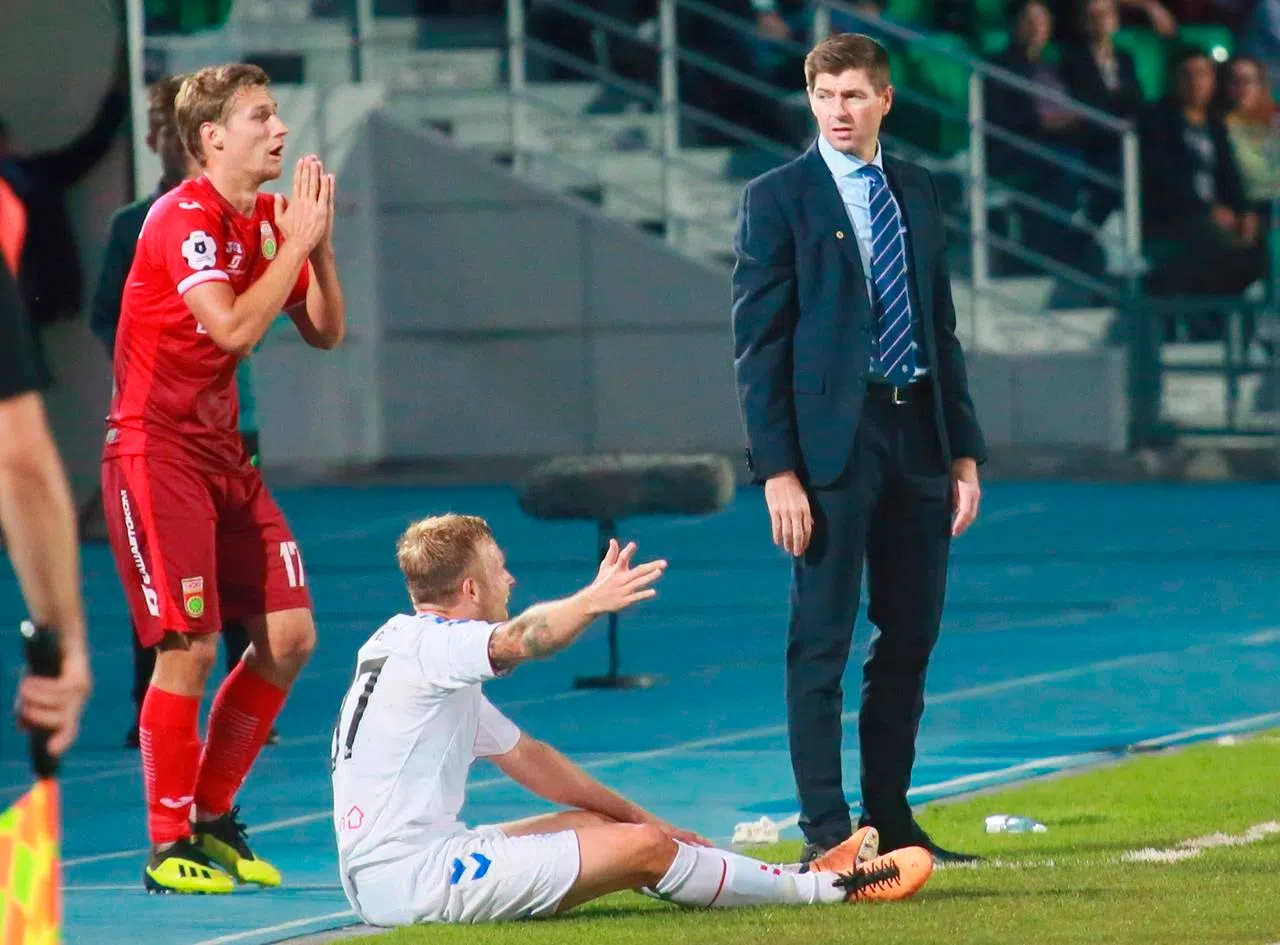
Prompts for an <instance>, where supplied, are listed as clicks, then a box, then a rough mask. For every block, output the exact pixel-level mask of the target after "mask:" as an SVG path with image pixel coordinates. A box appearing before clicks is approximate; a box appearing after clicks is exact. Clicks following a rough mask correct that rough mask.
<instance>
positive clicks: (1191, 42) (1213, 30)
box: [1178, 25, 1235, 62]
mask: <svg viewBox="0 0 1280 945" xmlns="http://www.w3.org/2000/svg"><path fill="white" fill-rule="evenodd" d="M1178 39H1179V40H1181V41H1182V42H1184V43H1186V44H1187V45H1188V46H1194V47H1196V48H1197V49H1203V50H1204V51H1205V52H1206V53H1208V54H1209V57H1210V58H1211V59H1213V60H1214V61H1216V62H1226V61H1227V59H1229V58H1230V57H1231V53H1232V51H1233V50H1234V49H1235V36H1234V35H1232V32H1231V29H1230V27H1226V26H1214V25H1204V26H1198V25H1187V26H1180V27H1178Z"/></svg>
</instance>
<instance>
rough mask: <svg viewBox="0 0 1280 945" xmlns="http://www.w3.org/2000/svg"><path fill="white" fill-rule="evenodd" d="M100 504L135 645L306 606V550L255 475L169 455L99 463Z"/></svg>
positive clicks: (212, 630)
mask: <svg viewBox="0 0 1280 945" xmlns="http://www.w3.org/2000/svg"><path fill="white" fill-rule="evenodd" d="M102 506H103V510H104V512H105V515H106V522H107V536H108V538H109V539H110V542H111V552H112V554H113V556H114V557H115V561H116V570H117V572H118V573H119V575H120V580H121V583H122V584H123V585H124V589H125V596H126V597H127V598H128V600H129V612H130V613H131V614H132V616H133V623H134V626H135V627H137V631H138V642H139V643H141V644H142V645H143V646H154V645H155V644H157V643H159V642H160V640H161V639H162V638H163V637H164V634H165V632H166V631H177V632H180V633H217V632H218V631H220V630H221V629H222V624H223V621H225V620H236V619H243V618H246V617H256V616H260V615H262V614H268V613H273V612H275V611H277V610H291V609H293V608H296V607H305V608H307V609H308V610H309V609H311V592H310V590H309V589H308V587H307V577H306V572H305V571H304V570H303V567H302V555H301V553H300V552H299V551H298V543H297V542H296V541H294V538H293V532H292V531H290V530H289V524H288V522H286V521H285V518H284V514H283V513H282V512H281V511H280V507H279V506H278V505H276V503H275V500H274V499H273V498H271V494H270V493H269V492H268V491H267V487H266V485H265V484H264V483H263V481H262V476H261V474H260V473H259V472H258V471H257V470H256V469H255V470H253V471H252V472H251V473H249V474H248V475H244V474H237V475H225V474H222V473H209V472H204V471H201V470H199V469H196V468H194V467H192V466H189V465H185V464H183V463H180V462H175V461H173V460H168V459H151V458H147V457H144V456H115V457H111V458H110V459H106V460H104V461H103V463H102Z"/></svg>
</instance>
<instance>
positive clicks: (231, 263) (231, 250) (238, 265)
mask: <svg viewBox="0 0 1280 945" xmlns="http://www.w3.org/2000/svg"><path fill="white" fill-rule="evenodd" d="M227 255H228V256H230V257H231V258H230V259H229V260H227V271H228V272H239V271H240V270H241V269H242V268H243V267H244V246H243V245H241V243H240V241H239V240H227Z"/></svg>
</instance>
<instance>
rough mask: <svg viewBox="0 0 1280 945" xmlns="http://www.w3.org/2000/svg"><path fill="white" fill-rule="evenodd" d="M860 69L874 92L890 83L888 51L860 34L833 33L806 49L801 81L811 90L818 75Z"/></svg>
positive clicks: (868, 37) (836, 73) (838, 73)
mask: <svg viewBox="0 0 1280 945" xmlns="http://www.w3.org/2000/svg"><path fill="white" fill-rule="evenodd" d="M849 69H861V70H862V71H863V72H865V73H866V74H867V78H868V79H869V80H870V82H871V85H872V86H873V87H874V88H875V90H876V91H877V92H879V91H882V90H883V89H884V88H885V86H887V85H888V84H889V52H888V50H886V49H885V48H884V47H883V46H881V45H880V44H879V43H878V42H876V41H875V40H874V39H872V38H871V37H870V36H864V35H863V34H862V33H836V34H834V35H833V36H828V37H827V38H826V39H824V40H823V41H822V42H820V43H818V45H816V46H814V47H813V48H812V49H811V50H809V55H807V56H805V57H804V84H805V86H806V87H807V88H808V89H809V90H810V91H812V90H813V83H814V80H815V79H817V78H818V76H820V75H840V73H842V72H847V71H848V70H849Z"/></svg>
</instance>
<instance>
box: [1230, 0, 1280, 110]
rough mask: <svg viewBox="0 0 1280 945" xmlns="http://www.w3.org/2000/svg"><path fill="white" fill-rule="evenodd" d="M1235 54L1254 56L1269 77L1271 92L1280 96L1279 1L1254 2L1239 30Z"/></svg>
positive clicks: (1264, 0) (1262, 0)
mask: <svg viewBox="0 0 1280 945" xmlns="http://www.w3.org/2000/svg"><path fill="white" fill-rule="evenodd" d="M1239 39H1240V47H1239V49H1238V50H1237V52H1240V53H1245V54H1248V55H1251V56H1256V57H1257V58H1258V59H1259V60H1260V61H1261V62H1262V64H1263V65H1265V66H1266V67H1267V72H1268V73H1270V75H1271V82H1272V85H1271V91H1272V93H1273V94H1275V95H1277V96H1280V0H1256V4H1255V5H1254V8H1253V14H1252V15H1251V16H1250V17H1249V20H1248V22H1247V23H1246V24H1245V26H1244V27H1243V28H1242V29H1241V30H1240V36H1239Z"/></svg>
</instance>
